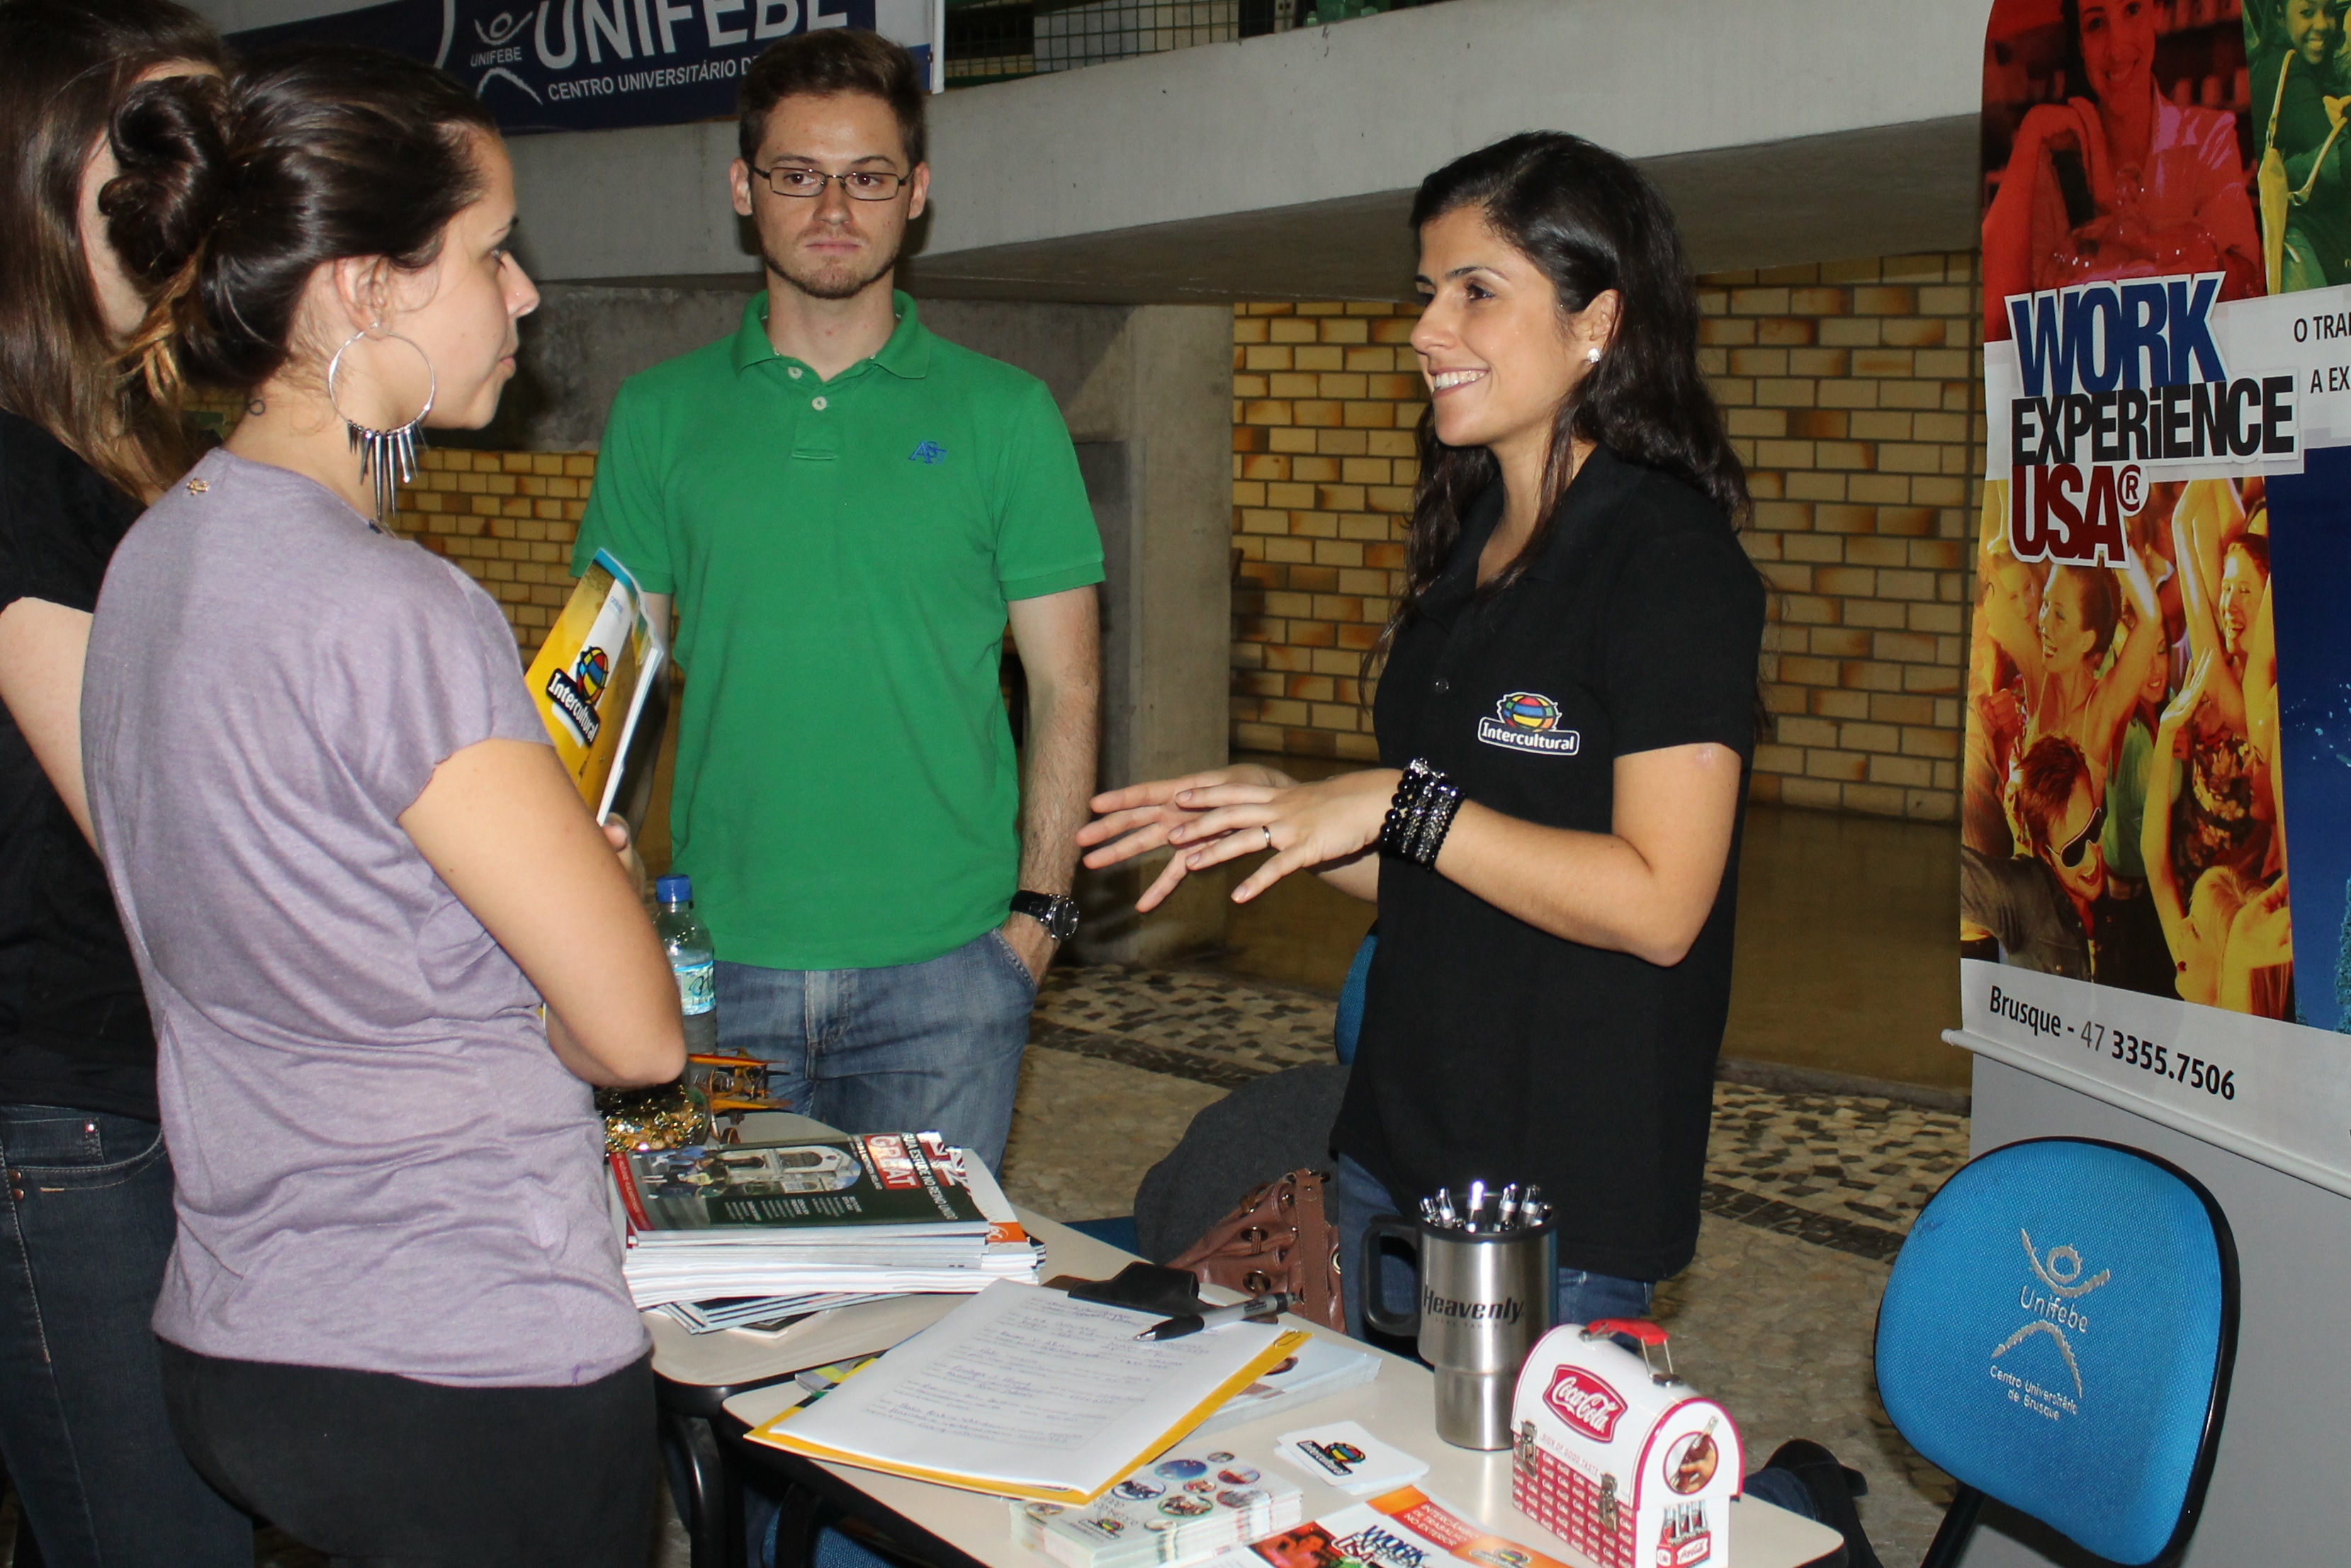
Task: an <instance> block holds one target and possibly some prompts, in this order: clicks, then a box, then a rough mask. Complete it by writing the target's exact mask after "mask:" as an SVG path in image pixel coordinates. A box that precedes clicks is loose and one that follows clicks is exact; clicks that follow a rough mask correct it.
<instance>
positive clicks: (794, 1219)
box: [611, 1133, 989, 1239]
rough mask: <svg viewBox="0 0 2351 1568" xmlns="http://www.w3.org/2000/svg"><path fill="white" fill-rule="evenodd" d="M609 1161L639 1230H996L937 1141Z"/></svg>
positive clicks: (955, 1160)
mask: <svg viewBox="0 0 2351 1568" xmlns="http://www.w3.org/2000/svg"><path fill="white" fill-rule="evenodd" d="M611 1167H612V1177H613V1182H614V1185H615V1186H617V1187H618V1188H619V1189H620V1194H621V1201H622V1207H624V1208H625V1209H626V1210H627V1211H628V1217H629V1224H630V1227H631V1228H632V1229H634V1230H638V1231H654V1232H675V1231H715V1232H722V1233H723V1232H725V1231H726V1230H729V1229H739V1228H800V1227H810V1228H822V1227H836V1226H866V1225H872V1226H888V1227H890V1228H892V1229H893V1230H894V1231H896V1232H897V1233H899V1234H901V1235H931V1236H966V1235H981V1236H984V1235H985V1234H986V1233H987V1229H988V1222H989V1217H988V1216H987V1213H986V1212H985V1211H984V1210H983V1209H982V1207H981V1206H980V1203H979V1200H978V1198H977V1197H976V1196H975V1195H974V1194H973V1191H972V1186H971V1181H970V1179H969V1177H968V1176H967V1175H966V1171H965V1166H964V1164H963V1161H962V1160H961V1158H960V1157H958V1155H957V1154H956V1151H954V1150H952V1149H949V1148H948V1147H947V1146H946V1144H945V1143H944V1142H942V1141H941V1140H940V1139H939V1136H938V1134H935V1133H865V1134H841V1135H840V1136H837V1137H831V1138H819V1139H802V1140H796V1141H794V1142H790V1143H768V1144H712V1145H707V1146H703V1145H697V1146H695V1147H693V1148H684V1149H632V1150H631V1151H629V1152H628V1153H627V1154H625V1155H622V1154H615V1155H611ZM910 1227H912V1228H915V1229H912V1230H910V1229H908V1228H910ZM710 1239H722V1238H721V1237H719V1236H714V1237H712V1238H710Z"/></svg>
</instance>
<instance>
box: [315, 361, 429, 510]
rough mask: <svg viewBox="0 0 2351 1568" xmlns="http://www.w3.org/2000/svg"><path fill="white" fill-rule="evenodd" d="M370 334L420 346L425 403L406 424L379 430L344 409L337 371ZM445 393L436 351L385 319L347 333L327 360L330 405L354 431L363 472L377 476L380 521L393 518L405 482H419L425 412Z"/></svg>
mask: <svg viewBox="0 0 2351 1568" xmlns="http://www.w3.org/2000/svg"><path fill="white" fill-rule="evenodd" d="M366 337H373V338H375V339H377V340H379V341H382V342H387V343H406V344H407V345H408V346H409V347H410V348H412V349H415V350H416V357H417V358H418V359H420V360H423V361H424V377H425V381H424V406H423V408H420V409H418V410H417V411H416V417H415V418H413V419H412V420H410V421H409V422H408V423H406V424H400V425H394V426H392V428H391V429H389V430H378V429H377V428H376V427H375V426H373V425H371V424H361V423H360V422H359V421H358V420H356V419H353V418H352V417H351V416H350V414H347V413H343V406H342V404H341V403H340V402H338V401H337V400H336V397H335V377H336V375H337V374H338V373H339V372H340V371H341V370H342V368H343V355H344V354H345V353H346V352H348V351H349V350H350V346H351V345H352V344H353V343H356V342H358V341H359V340H360V339H361V338H366ZM440 393H441V377H440V374H439V372H437V371H434V368H433V357H432V356H431V355H430V354H427V353H426V352H425V351H424V350H423V349H422V348H421V347H419V346H418V345H417V343H416V342H415V340H413V339H409V338H403V337H402V336H401V335H400V334H399V333H397V332H387V331H385V330H384V329H383V327H382V324H381V323H380V322H379V323H378V324H377V325H375V326H373V327H366V328H362V329H360V330H359V331H356V332H354V333H352V334H351V335H350V337H348V338H346V339H344V340H343V346H342V347H341V348H340V349H337V350H335V357H334V358H333V359H331V360H329V361H327V406H328V407H329V408H331V409H333V410H334V411H335V413H336V415H337V416H338V417H339V418H340V419H341V420H342V422H343V429H344V431H345V433H346V434H348V435H349V436H350V444H351V450H352V451H354V452H356V453H358V454H359V455H360V478H362V479H370V480H372V481H374V484H375V520H376V521H377V522H378V523H390V522H391V521H392V502H393V501H394V499H395V498H397V497H398V496H399V494H400V486H402V485H406V484H409V483H411V482H413V480H414V479H415V477H416V448H417V445H418V444H419V442H420V440H421V437H420V434H419V433H420V432H421V431H422V429H423V424H424V416H425V415H426V414H428V413H432V412H433V400H434V398H436V397H438V396H439V395H440Z"/></svg>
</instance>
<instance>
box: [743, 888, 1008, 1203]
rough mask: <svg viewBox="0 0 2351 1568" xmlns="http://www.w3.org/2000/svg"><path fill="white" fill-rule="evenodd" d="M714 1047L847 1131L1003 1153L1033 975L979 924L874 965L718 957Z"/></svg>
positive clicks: (994, 1158) (993, 1155)
mask: <svg viewBox="0 0 2351 1568" xmlns="http://www.w3.org/2000/svg"><path fill="white" fill-rule="evenodd" d="M717 982H718V1046H719V1049H720V1050H722V1051H731V1052H734V1053H735V1054H737V1055H740V1056H756V1057H758V1058H759V1059H761V1060H762V1061H767V1062H768V1063H770V1064H771V1065H770V1066H769V1068H768V1087H769V1088H770V1089H772V1090H773V1091H775V1092H777V1093H779V1094H782V1095H785V1096H787V1097H789V1099H790V1101H791V1103H792V1109H794V1110H796V1111H799V1112H800V1113H802V1114H804V1115H810V1116H813V1117H815V1118H816V1119H817V1120H818V1121H820V1122H827V1123H830V1124H832V1125H833V1126H836V1127H839V1128H841V1129H842V1130H843V1131H845V1132H852V1133H937V1134H941V1135H943V1136H944V1137H945V1138H946V1141H947V1142H948V1143H950V1144H953V1145H956V1146H957V1147H960V1148H967V1149H970V1150H972V1151H973V1152H974V1153H976V1154H977V1155H979V1157H980V1158H981V1159H983V1160H985V1161H987V1168H988V1169H989V1170H996V1169H998V1168H999V1167H1001V1166H1002V1165H1003V1164H1004V1141H1005V1138H1006V1137H1007V1136H1008V1134H1010V1132H1011V1131H1012V1096H1013V1092H1014V1091H1016V1090H1017V1089H1019V1086H1020V1053H1021V1051H1023V1050H1024V1049H1025V1048H1026V1047H1027V1046H1028V1044H1029V1012H1030V1010H1031V1009H1034V1008H1035V1006H1036V1004H1037V981H1036V978H1035V977H1033V976H1031V975H1030V974H1029V966H1028V965H1026V964H1024V963H1022V962H1021V961H1020V956H1019V954H1017V953H1015V952H1014V951H1013V950H1012V947H1011V945H1010V944H1008V943H1007V942H1006V941H1005V940H1004V938H1003V937H1002V936H998V934H997V933H996V932H994V931H986V932H982V933H981V934H980V935H979V936H975V937H974V938H972V939H971V940H970V941H968V942H967V943H965V944H964V945H963V946H960V947H957V948H956V949H955V950H954V951H953V952H948V953H942V954H940V955H939V956H937V957H935V958H928V959H925V960H924V961H923V962H922V963H919V964H893V965H891V966H889V967H885V968H879V969H763V968H759V967H757V966H755V965H750V964H728V963H721V964H720V965H719V966H718V969H717Z"/></svg>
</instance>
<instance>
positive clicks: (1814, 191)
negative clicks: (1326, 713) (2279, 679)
mask: <svg viewBox="0 0 2351 1568" xmlns="http://www.w3.org/2000/svg"><path fill="white" fill-rule="evenodd" d="M1988 14H1989V4H1988V0H1962V3H1960V4H1955V5H1895V6H1888V5H1884V4H1882V3H1870V0H1755V3H1752V4H1748V5H1721V4H1719V0H1650V3H1649V4H1646V5H1637V6H1626V5H1622V4H1621V3H1620V0H1450V3H1449V4H1446V5H1430V6H1424V7H1420V8H1417V9H1414V10H1409V11H1400V12H1396V13H1394V14H1392V15H1389V16H1377V17H1370V18H1365V19H1363V20H1359V21H1353V22H1347V23H1343V24H1340V25H1338V26H1330V27H1322V28H1315V29H1312V30H1309V31H1302V32H1293V33H1286V34H1279V35H1273V36H1270V37H1261V38H1251V39H1248V40H1245V41H1243V42H1239V43H1233V44H1216V45H1205V46H1201V47H1195V48H1189V49H1179V50H1174V51H1171V52H1169V53H1165V54H1160V55H1152V56H1146V57H1140V58H1136V59H1131V60H1124V61H1120V62H1117V63H1114V64H1110V65H1102V66H1094V67H1089V68H1085V69H1083V70H1074V71H1067V72H1061V73H1056V74H1053V75H1050V76H1042V77H1034V78H1028V79H1026V80H1021V81H1014V82H1004V83H998V84H997V85H994V86H989V87H982V88H968V89H958V90H956V91H955V92H951V93H947V94H945V95H943V96H942V97H940V98H938V99H935V100H934V103H933V109H932V116H933V124H932V147H933V150H934V152H933V162H934V168H935V175H936V180H935V186H934V208H933V212H932V214H931V216H930V217H929V218H928V219H927V220H926V221H925V225H923V227H922V231H921V232H920V233H919V234H918V235H916V236H915V238H916V245H917V246H919V254H918V255H917V256H916V257H915V258H914V261H913V263H912V264H911V266H910V267H909V277H910V280H912V281H914V283H916V284H917V285H918V286H919V287H921V288H922V289H923V290H924V291H925V292H928V293H932V294H935V295H964V296H970V297H978V298H1052V299H1094V300H1102V301H1106V302H1117V303H1140V302H1148V301H1161V300H1166V301H1178V300H1209V299H1223V298H1236V297H1250V298H1397V297H1398V296H1399V295H1400V294H1401V292H1402V291H1403V290H1402V279H1403V276H1404V275H1405V273H1407V272H1408V270H1409V260H1408V247H1407V246H1405V243H1404V241H1403V238H1402V225H1403V214H1404V211H1405V207H1406V206H1407V205H1408V204H1409V201H1410V192H1411V190H1412V189H1413V187H1414V186H1416V184H1417V183H1418V182H1419V180H1420V178H1421V177H1422V176H1423V175H1424V174H1426V172H1428V171H1429V170H1431V169H1433V168H1435V167H1437V165H1438V164H1440V163H1442V162H1445V161H1447V159H1450V158H1452V157H1455V156H1457V155H1458V154H1459V153H1462V152H1468V151H1470V150H1472V149H1474V148H1477V147H1480V146H1483V145H1485V144H1486V143H1488V142H1489V141H1494V140H1496V139H1498V138H1499V137H1501V136H1505V135H1508V134H1510V133H1511V132H1513V131H1520V130H1524V129H1527V128H1530V127H1550V128H1555V129H1560V130H1566V131H1576V132H1578V133H1580V134H1583V135H1586V136H1590V137H1592V138H1593V140H1595V141H1602V142H1604V143H1606V144H1607V145H1609V146H1611V147H1614V148H1615V149H1617V150H1618V151H1620V152H1625V154H1627V155H1628V156H1630V157H1632V158H1634V159H1635V161H1637V162H1641V163H1642V164H1643V165H1644V166H1645V167H1646V168H1648V169H1649V170H1651V171H1652V172H1653V173H1655V175H1656V177H1657V178H1658V180H1659V182H1660V183H1661V184H1663V185H1664V186H1665V187H1666V190H1667V194H1668V195H1669V196H1671V197H1672V198H1673V199H1674V201H1675V204H1676V207H1677V211H1678V212H1680V213H1681V214H1682V216H1683V220H1684V223H1685V225H1687V230H1688V236H1687V237H1688V239H1689V242H1690V246H1691V250H1692V253H1693V256H1694V258H1695V260H1696V262H1697V265H1698V266H1699V267H1702V268H1708V269H1713V268H1722V267H1750V266H1765V265H1771V264H1775V263H1779V262H1785V261H1793V260H1812V259H1828V258H1832V257H1841V256H1867V255H1884V254H1890V253H1899V252H1904V251H1912V250H1928V249H1941V248H1949V247H1957V246H1965V245H1967V244H1969V243H1970V239H1971V237H1972V235H1973V231H1974V226H1975V214H1976V184H1977V182H1976V169H1975V162H1976V156H1977V153H1976V146H1977V142H1976V131H1975V126H1976V113H1977V107H1978V99H1979V98H1980V91H1981V85H1980V84H1981V73H1980V60H1981V54H1982V38H1983V26H1984V21H1985V17H1986V16H1987V15H1988ZM513 146H514V153H515V159H516V166H517V176H518V179H519V181H520V183H521V191H522V200H523V212H524V231H525V246H526V249H525V256H526V258H527V259H528V261H529V262H531V263H532V264H533V265H534V266H535V267H537V268H538V271H539V273H540V274H541V275H542V276H544V277H548V278H549V279H554V280H574V281H616V280H630V281H637V282H643V281H664V282H674V281H682V280H687V279H695V280H708V279H711V278H715V277H740V276H742V275H744V274H747V273H748V272H750V271H752V270H753V269H754V268H755V267H756V266H757V263H756V259H755V256H754V253H753V250H752V247H751V246H750V245H749V243H748V239H747V235H745V234H744V233H743V232H742V230H741V227H740V225H738V223H737V220H736V219H735V217H734V214H732V213H731V212H730V211H729V210H728V208H727V205H726V201H725V197H724V189H725V184H724V176H725V169H726V162H727V161H728V160H729V159H730V158H731V157H733V155H734V131H733V128H732V126H730V125H726V124H703V125H684V126H664V127H659V128H655V129H651V130H643V131H601V132H582V133H576V134H569V135H559V136H537V137H525V138H518V139H517V141H515V142H514V144H513Z"/></svg>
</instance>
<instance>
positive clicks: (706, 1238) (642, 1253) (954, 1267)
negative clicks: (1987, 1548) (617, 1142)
mask: <svg viewBox="0 0 2351 1568" xmlns="http://www.w3.org/2000/svg"><path fill="white" fill-rule="evenodd" d="M611 1172H612V1189H613V1194H614V1207H615V1211H616V1214H617V1217H618V1218H619V1221H620V1224H621V1226H622V1232H623V1236H624V1239H625V1240H626V1242H627V1246H628V1252H627V1255H626V1257H625V1259H624V1260H623V1263H622V1269H623V1273H624V1275H625V1277H626V1279H627V1281H628V1285H629V1293H630V1295H631V1296H632V1297H633V1298H634V1299H635V1301H636V1303H637V1305H638V1306H639V1307H640V1308H656V1309H659V1310H660V1311H662V1312H665V1313H666V1314H668V1315H669V1316H671V1317H673V1318H674V1319H676V1320H677V1321H678V1322H681V1323H683V1324H684V1325H685V1326H686V1327H687V1328H689V1329H691V1330H693V1331H695V1333H707V1332H710V1331H712V1330H716V1329H723V1328H736V1327H748V1326H772V1325H774V1324H776V1323H778V1322H781V1321H783V1320H786V1319H790V1318H797V1317H799V1316H803V1315H805V1314H807V1313H810V1312H823V1311H826V1310H828V1309H830V1308H833V1307H844V1306H852V1305H855V1304H857V1303H859V1302H862V1301H878V1300H881V1299H883V1298H886V1297H890V1296H902V1295H912V1294H917V1293H934V1292H935V1293H958V1294H969V1293H972V1292H976V1291H981V1290H984V1289H986V1288H987V1286H988V1285H989V1284H991V1283H993V1282H994V1281H998V1280H1020V1281H1029V1282H1032V1283H1033V1282H1034V1281H1035V1280H1036V1278H1037V1264H1038V1260H1039V1259H1040V1256H1041V1255H1042V1249H1040V1247H1039V1246H1037V1244H1036V1243H1034V1242H1033V1241H1031V1240H1030V1239H1029V1234H1028V1232H1027V1231H1025V1230H1024V1229H1022V1228H1021V1226H1020V1223H1019V1220H1017V1219H1015V1218H1013V1215H1012V1206H1011V1205H1010V1204H1009V1203H1008V1202H1007V1201H1005V1197H1004V1192H1003V1189H1002V1188H1000V1187H998V1186H997V1185H996V1178H995V1177H994V1176H991V1175H990V1174H989V1173H988V1170H987V1166H985V1165H984V1164H982V1163H981V1162H980V1161H979V1160H978V1159H977V1158H975V1157H973V1156H971V1155H968V1154H967V1153H966V1152H965V1151H964V1150H961V1149H954V1148H949V1147H948V1146H947V1145H946V1144H944V1143H942V1142H941V1141H940V1139H939V1137H938V1135H937V1134H935V1133H867V1134H838V1135H836V1136H833V1137H830V1138H819V1139H802V1140H798V1141H795V1142H790V1143H769V1144H712V1145H706V1146H696V1147H693V1148H684V1149H640V1150H634V1151H632V1152H630V1153H628V1154H615V1155H611Z"/></svg>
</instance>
